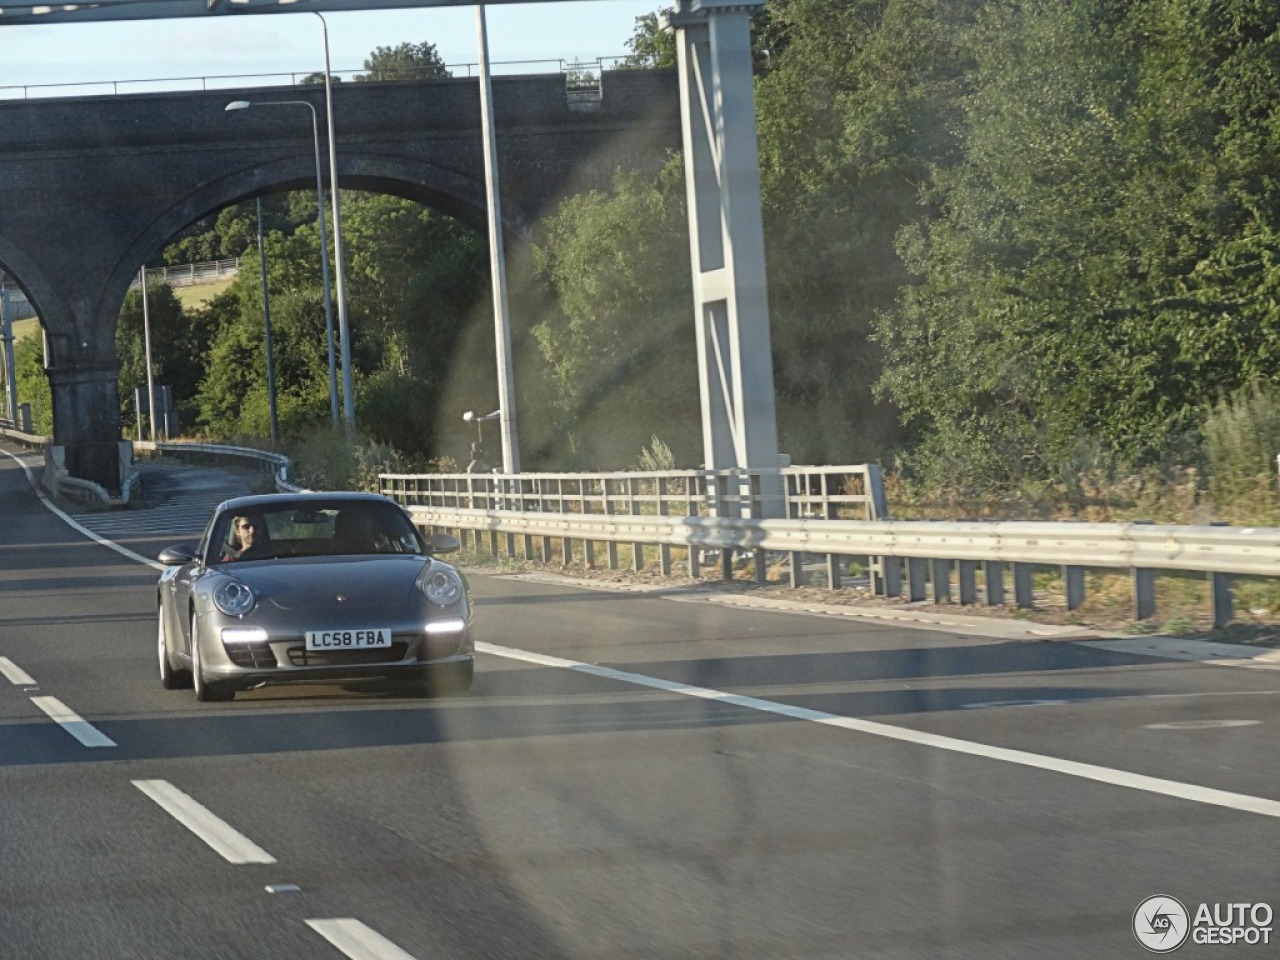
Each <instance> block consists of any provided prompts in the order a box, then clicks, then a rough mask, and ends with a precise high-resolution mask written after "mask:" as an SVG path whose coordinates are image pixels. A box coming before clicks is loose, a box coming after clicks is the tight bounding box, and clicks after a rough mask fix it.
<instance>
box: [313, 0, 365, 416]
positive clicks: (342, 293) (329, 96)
mask: <svg viewBox="0 0 1280 960" xmlns="http://www.w3.org/2000/svg"><path fill="white" fill-rule="evenodd" d="M308 13H314V14H315V15H316V16H317V17H319V18H320V25H321V27H322V28H323V30H324V107H325V119H326V120H327V122H328V125H329V185H330V187H331V189H332V190H333V263H334V271H335V273H337V277H338V281H337V285H338V336H339V339H340V340H341V343H342V417H343V422H344V423H345V425H346V428H347V435H348V436H350V434H351V431H352V430H353V429H354V427H355V422H356V407H355V398H354V396H353V394H352V385H351V330H350V326H349V324H348V319H347V285H346V270H345V266H344V259H343V253H342V213H341V211H340V207H341V203H340V202H339V200H338V194H339V191H338V148H337V142H336V141H335V140H334V134H333V80H332V76H331V73H332V71H331V70H330V69H329V24H328V22H326V20H325V18H324V16H323V15H321V13H320V12H319V11H318V10H309V11H308Z"/></svg>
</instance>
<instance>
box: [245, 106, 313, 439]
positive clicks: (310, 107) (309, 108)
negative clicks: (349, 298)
mask: <svg viewBox="0 0 1280 960" xmlns="http://www.w3.org/2000/svg"><path fill="white" fill-rule="evenodd" d="M253 106H258V107H285V106H303V107H306V108H307V109H308V110H310V111H311V135H312V137H313V139H314V141H315V156H316V211H317V217H316V222H317V223H319V225H320V276H321V278H322V281H323V283H324V329H325V335H326V337H327V339H328V342H329V417H330V419H331V420H332V421H333V423H334V424H335V425H337V423H338V373H337V366H336V364H335V361H334V346H333V297H332V296H331V294H330V291H329V240H328V236H327V234H326V233H325V226H324V181H323V179H322V177H321V174H320V121H319V119H318V117H317V116H316V108H315V107H314V106H312V105H311V104H310V103H308V102H307V101H306V100H264V101H258V102H256V103H255V102H251V101H249V100H233V101H232V102H231V103H228V104H227V105H226V107H225V109H226V110H227V112H232V111H235V110H248V109H249V108H250V107H253ZM334 202H335V203H336V202H337V200H336V191H335V200H334Z"/></svg>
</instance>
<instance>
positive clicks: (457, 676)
mask: <svg viewBox="0 0 1280 960" xmlns="http://www.w3.org/2000/svg"><path fill="white" fill-rule="evenodd" d="M475 671H476V662H475V661H474V660H468V661H466V662H465V663H450V664H448V665H446V666H441V667H432V668H431V669H430V670H428V671H427V688H428V689H429V690H430V692H431V693H432V694H433V695H435V696H442V697H447V696H450V695H452V694H458V693H466V692H467V691H468V690H470V689H471V684H472V683H473V682H474V680H475Z"/></svg>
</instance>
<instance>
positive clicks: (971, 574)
mask: <svg viewBox="0 0 1280 960" xmlns="http://www.w3.org/2000/svg"><path fill="white" fill-rule="evenodd" d="M956 580H957V582H958V584H959V587H960V603H961V604H963V605H964V606H966V607H971V606H973V605H974V604H976V603H977V602H978V562H977V561H976V560H961V561H960V562H959V563H958V564H957V565H956Z"/></svg>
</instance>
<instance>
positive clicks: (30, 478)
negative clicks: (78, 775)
mask: <svg viewBox="0 0 1280 960" xmlns="http://www.w3.org/2000/svg"><path fill="white" fill-rule="evenodd" d="M0 453H3V454H4V455H5V456H7V457H9V459H11V460H13V461H14V462H15V463H16V464H17V465H18V466H20V467H21V468H22V471H23V472H24V473H25V474H26V475H27V482H28V483H29V484H31V490H32V491H33V492H34V493H35V495H36V496H37V497H39V498H40V502H41V503H43V504H44V505H45V507H47V508H48V510H49V511H50V512H51V513H54V514H56V515H57V516H59V517H61V518H62V520H63V521H64V522H65V523H67V524H68V525H69V526H70V527H72V528H73V529H75V530H77V531H78V532H80V533H82V534H84V535H85V536H86V537H88V538H89V539H90V540H93V541H95V542H96V543H100V544H102V545H103V546H104V547H106V548H108V549H109V550H114V551H115V552H116V553H118V554H121V555H122V556H125V557H128V558H129V559H130V560H136V561H137V562H138V563H144V564H146V565H147V566H148V567H150V568H151V569H153V570H163V569H164V564H163V563H158V562H156V561H155V560H148V559H147V558H146V557H144V556H143V555H142V554H140V553H134V552H133V551H132V550H130V549H129V548H128V547H122V546H120V544H118V543H113V542H112V541H110V540H108V539H107V538H106V537H100V536H98V535H97V534H96V533H94V532H93V531H92V530H90V529H89V528H88V527H85V526H81V525H80V524H79V523H77V522H76V521H75V519H74V518H73V517H72V516H71V515H70V514H68V513H66V512H65V511H63V510H60V509H59V508H58V505H57V504H56V503H54V502H53V501H52V500H50V499H49V498H48V497H46V496H45V495H44V491H42V490H41V489H40V485H39V484H38V483H36V478H35V475H34V474H33V473H32V472H31V468H30V467H29V466H27V465H26V464H25V463H23V462H22V461H21V460H20V459H18V458H17V457H15V456H14V455H13V454H12V453H10V452H9V451H8V450H0ZM112 746H114V744H112Z"/></svg>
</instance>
